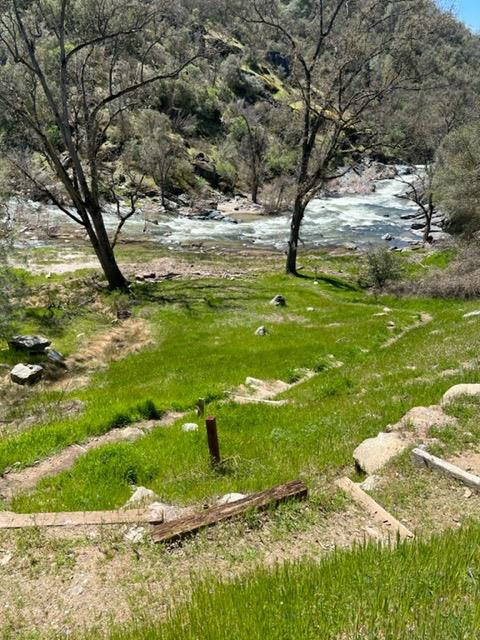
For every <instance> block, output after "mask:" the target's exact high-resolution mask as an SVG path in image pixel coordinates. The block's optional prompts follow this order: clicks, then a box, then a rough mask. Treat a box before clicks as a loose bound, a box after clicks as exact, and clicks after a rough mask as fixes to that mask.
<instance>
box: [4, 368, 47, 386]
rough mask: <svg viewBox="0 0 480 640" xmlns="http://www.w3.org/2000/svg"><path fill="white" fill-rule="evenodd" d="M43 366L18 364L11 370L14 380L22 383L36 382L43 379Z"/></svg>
mask: <svg viewBox="0 0 480 640" xmlns="http://www.w3.org/2000/svg"><path fill="white" fill-rule="evenodd" d="M42 375H43V367H41V366H40V365H38V364H17V365H16V366H15V367H13V369H12V370H11V372H10V379H11V380H12V382H15V383H16V384H21V385H26V384H28V385H31V384H35V383H36V382H38V381H39V380H41V378H42Z"/></svg>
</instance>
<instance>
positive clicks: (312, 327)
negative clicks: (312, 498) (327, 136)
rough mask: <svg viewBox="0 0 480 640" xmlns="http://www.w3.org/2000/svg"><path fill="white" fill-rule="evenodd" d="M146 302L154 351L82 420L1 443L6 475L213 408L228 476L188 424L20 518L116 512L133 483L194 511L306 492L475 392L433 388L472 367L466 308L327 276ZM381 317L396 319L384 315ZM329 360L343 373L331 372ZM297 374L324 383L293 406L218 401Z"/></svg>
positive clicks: (310, 386)
mask: <svg viewBox="0 0 480 640" xmlns="http://www.w3.org/2000/svg"><path fill="white" fill-rule="evenodd" d="M315 264H318V261H315ZM327 264H328V262H327ZM330 264H331V262H330ZM338 266H339V263H337V264H336V267H337V269H338ZM315 282H318V283H319V284H315ZM276 293H282V294H284V295H285V296H286V298H287V302H288V306H287V307H286V308H284V309H279V308H275V307H272V306H271V305H269V300H270V299H271V298H272V297H273V296H274V295H275V294H276ZM137 296H138V299H137V310H136V313H137V314H139V315H143V316H144V317H146V318H148V320H149V322H150V323H151V325H152V327H153V329H154V331H155V337H156V340H155V345H154V346H153V347H152V348H149V349H146V350H144V351H142V352H140V353H138V354H136V355H131V356H129V357H127V358H125V359H124V360H121V361H119V362H116V363H113V364H112V365H110V366H109V367H108V369H107V370H105V371H103V372H100V373H98V374H97V375H96V376H95V378H94V379H93V381H92V384H91V385H90V386H89V387H88V388H87V389H86V390H84V391H79V392H75V393H73V394H71V397H75V398H78V399H80V400H82V401H83V402H84V403H85V406H86V409H85V412H84V413H83V414H82V415H81V416H80V417H74V418H69V419H66V420H59V421H56V422H53V423H48V424H44V425H40V426H36V427H35V429H31V430H29V431H26V432H24V433H22V434H20V435H18V436H15V437H11V438H7V439H4V440H3V441H1V442H0V469H5V468H6V467H8V466H10V465H12V464H14V463H17V462H18V463H20V464H29V463H31V462H32V461H34V460H36V459H38V458H41V457H44V456H46V455H48V454H49V453H51V452H53V451H55V450H58V449H61V448H62V447H64V446H66V445H67V444H70V443H72V442H76V441H80V440H82V439H85V438H86V437H88V436H91V435H94V434H100V433H104V432H105V431H107V430H109V429H111V428H112V427H115V426H122V425H125V424H128V423H130V422H133V421H135V420H138V419H141V418H143V417H149V416H151V415H152V412H161V411H164V410H166V409H169V408H175V409H181V410H187V411H188V410H189V408H191V407H193V406H194V404H195V402H196V400H197V399H198V398H199V397H206V398H209V399H210V401H211V402H210V406H209V412H210V413H214V414H216V415H217V418H218V424H219V429H220V439H221V448H222V453H223V456H224V457H225V458H227V459H228V463H227V464H226V465H225V467H224V469H223V472H222V473H215V472H213V471H212V470H211V469H210V467H209V465H208V456H207V455H206V445H205V436H204V433H203V430H200V431H198V432H194V433H188V434H185V433H183V432H182V430H181V422H183V421H192V420H195V416H194V415H193V414H191V415H187V416H186V418H185V420H183V421H181V422H180V423H179V424H177V425H175V426H174V427H172V428H169V429H159V430H157V431H155V432H153V433H151V434H150V435H148V436H147V437H145V438H143V439H142V440H140V441H138V442H136V443H133V444H118V445H110V446H107V447H103V448H102V449H98V450H95V451H92V452H90V453H89V454H87V455H85V456H83V457H82V458H81V459H80V460H79V461H78V462H77V464H76V465H75V466H74V467H73V468H72V469H71V470H69V471H67V472H64V473H62V474H60V475H58V476H57V477H55V478H53V479H50V480H46V481H44V482H42V483H40V485H39V486H38V488H37V490H36V491H35V492H34V493H33V494H29V495H22V496H19V497H17V498H16V499H15V500H14V501H13V505H12V506H13V508H14V509H15V510H19V511H50V510H53V511H58V510H82V509H99V508H114V507H118V506H120V505H121V504H123V503H124V502H125V501H126V499H127V498H128V497H129V495H130V493H131V486H132V485H135V484H137V485H145V486H148V487H150V488H152V489H153V490H155V491H156V492H157V493H158V495H159V496H160V497H161V498H162V499H163V500H166V501H177V502H180V503H189V502H191V501H193V500H206V499H208V498H210V497H212V496H215V495H218V494H222V493H225V492H229V491H240V492H246V491H251V490H260V489H263V488H265V487H266V486H269V485H273V484H276V483H279V482H282V481H285V480H289V479H292V478H293V477H296V476H301V477H303V478H305V479H306V480H307V481H314V480H315V479H316V478H317V477H318V476H319V475H323V476H327V477H328V476H329V475H330V476H332V475H335V474H336V473H338V471H339V470H340V469H342V468H343V467H345V466H346V465H348V464H349V463H350V462H351V453H352V451H353V449H354V448H355V446H356V445H357V444H358V443H359V442H360V441H361V440H363V439H364V438H366V437H369V436H372V435H375V434H376V433H378V431H380V430H383V429H384V428H385V425H387V424H388V423H391V422H396V421H398V419H399V418H400V417H401V416H402V415H403V414H404V413H405V412H406V411H407V410H408V409H410V408H411V407H412V406H415V405H421V404H432V403H437V402H438V401H439V399H440V397H441V395H442V394H443V392H444V391H445V390H446V389H447V388H448V387H449V386H450V385H451V384H453V383H456V382H462V381H465V379H466V378H465V376H466V375H468V380H469V381H472V382H474V381H477V380H480V372H478V371H469V372H468V374H467V373H459V374H458V375H456V376H452V377H451V378H448V379H445V378H442V377H440V376H439V375H437V376H436V374H439V373H440V372H441V371H443V370H444V369H449V368H452V367H457V366H458V365H459V363H461V362H463V361H466V360H469V359H471V358H474V357H475V356H476V355H477V354H476V346H475V344H476V336H477V333H478V332H477V326H476V324H475V323H468V322H465V321H463V320H462V314H463V313H464V311H465V310H468V309H470V308H472V307H471V305H470V306H469V304H468V303H463V304H462V305H459V304H458V303H457V302H455V301H447V302H445V301H439V300H395V299H387V298H385V299H374V298H372V297H370V296H368V295H365V294H364V293H363V292H361V291H359V290H357V288H356V286H355V285H354V284H352V281H351V280H349V279H348V278H345V277H342V276H341V275H338V274H332V273H330V272H329V273H327V274H324V275H322V273H321V271H320V269H319V268H318V273H317V280H316V281H314V280H313V279H308V278H306V279H301V280H292V279H289V278H286V277H281V276H271V275H268V274H267V275H265V274H261V275H258V276H249V277H248V278H246V279H245V280H243V281H235V282H227V283H226V282H225V281H219V280H214V279H209V280H202V281H194V282H192V281H187V282H185V281H173V282H169V283H162V284H161V285H152V286H149V287H147V288H146V289H145V288H143V289H142V292H141V293H140V289H139V290H138V291H137ZM385 305H388V306H389V307H391V308H392V312H391V313H390V314H389V315H388V316H377V315H376V314H377V313H379V312H382V309H383V307H384V306H385ZM308 308H313V309H314V311H309V310H307V309H308ZM421 311H426V312H429V313H431V314H432V315H433V316H434V322H433V323H432V324H430V325H426V326H425V327H422V328H419V329H417V330H415V331H413V332H411V333H409V334H408V337H405V338H403V339H401V340H400V341H399V342H397V343H396V344H394V345H393V346H391V347H390V348H388V349H382V348H381V345H382V344H383V343H384V342H385V340H387V339H388V338H389V337H390V336H391V335H392V331H390V330H389V329H388V327H387V322H388V321H390V320H391V319H393V320H394V322H395V324H396V328H395V329H394V331H393V334H395V333H399V332H400V331H401V329H402V328H404V327H406V326H408V325H410V324H412V323H414V322H416V321H417V319H418V314H419V313H420V312H421ZM459 322H462V331H461V332H459V331H458V330H457V327H458V323H459ZM260 324H265V325H266V326H267V327H268V328H269V330H270V333H269V335H267V336H266V337H264V338H259V337H257V336H255V335H254V331H255V329H256V327H257V326H259V325H260ZM433 330H435V332H436V333H435V336H432V335H431V332H432V331H433ZM330 354H332V355H333V356H334V357H335V358H336V359H337V360H339V361H341V362H343V363H344V366H343V367H342V368H339V369H328V368H325V362H328V356H329V355H330ZM300 368H307V369H313V370H316V371H318V374H317V375H316V376H315V378H313V379H312V380H310V381H309V382H307V383H304V384H302V385H301V386H299V387H296V388H295V389H293V390H291V391H290V392H288V393H287V394H285V397H286V398H288V399H290V400H291V401H292V404H290V405H286V406H284V407H270V406H264V405H242V406H239V405H235V404H232V403H225V402H224V401H220V398H222V396H223V395H224V393H225V391H226V390H228V389H229V388H232V387H235V386H236V385H238V384H239V383H241V382H243V381H244V379H245V377H246V376H253V377H257V378H265V379H268V378H280V379H284V380H288V379H290V380H292V379H293V378H294V375H295V374H294V372H295V370H296V369H300Z"/></svg>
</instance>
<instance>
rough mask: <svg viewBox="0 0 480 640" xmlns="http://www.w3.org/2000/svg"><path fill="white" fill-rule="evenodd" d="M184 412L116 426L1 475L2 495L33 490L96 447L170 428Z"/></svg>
mask: <svg viewBox="0 0 480 640" xmlns="http://www.w3.org/2000/svg"><path fill="white" fill-rule="evenodd" d="M183 415H184V414H182V413H175V412H169V413H167V414H165V415H164V416H163V417H162V419H161V420H148V421H145V422H139V423H137V424H135V425H133V426H130V427H125V428H123V429H112V431H109V432H108V433H106V434H104V435H102V436H98V437H95V438H91V439H90V440H87V441H86V442H84V443H82V444H73V445H71V446H69V447H67V448H66V449H63V450H62V451H60V452H59V453H57V454H55V455H53V456H51V457H50V458H46V459H45V460H42V461H40V462H39V463H38V464H37V465H35V466H32V467H26V468H25V469H21V470H20V471H9V472H7V473H5V474H4V475H3V476H1V477H0V497H1V498H3V499H6V500H9V499H11V498H12V497H13V496H15V495H16V494H18V493H22V492H25V491H31V490H32V489H34V488H35V486H36V485H37V484H38V483H39V482H40V480H43V479H44V478H50V477H52V476H54V475H56V474H58V473H61V472H62V471H65V470H67V469H70V468H71V467H72V466H73V464H74V463H75V462H76V460H78V458H80V456H83V455H85V453H87V452H88V451H91V450H92V449H98V447H102V446H104V445H106V444H112V443H116V442H133V441H135V440H138V439H139V438H142V437H143V436H144V435H146V434H147V433H149V432H150V431H153V430H154V429H157V428H159V427H169V426H170V425H172V424H173V423H174V422H176V421H177V420H178V419H179V418H181V417H182V416H183Z"/></svg>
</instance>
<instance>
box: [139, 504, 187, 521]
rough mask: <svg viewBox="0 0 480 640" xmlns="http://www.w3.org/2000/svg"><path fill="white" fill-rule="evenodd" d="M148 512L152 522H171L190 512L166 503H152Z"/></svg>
mask: <svg viewBox="0 0 480 640" xmlns="http://www.w3.org/2000/svg"><path fill="white" fill-rule="evenodd" d="M148 511H149V513H150V518H151V521H152V522H153V521H155V522H171V521H172V520H177V519H178V518H181V517H182V516H184V515H186V514H187V513H189V511H190V510H189V509H186V508H185V507H177V506H175V505H173V504H165V503H164V502H152V504H151V505H150V506H149V507H148Z"/></svg>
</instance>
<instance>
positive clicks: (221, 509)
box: [153, 480, 308, 542]
mask: <svg viewBox="0 0 480 640" xmlns="http://www.w3.org/2000/svg"><path fill="white" fill-rule="evenodd" d="M307 494H308V489H307V487H306V486H305V484H304V483H303V482H302V481H301V480H295V481H293V482H289V483H287V484H283V485H279V486H277V487H273V488H272V489H268V490H267V491H261V492H260V493H254V494H252V495H250V496H247V497H246V498H242V499H241V500H236V501H235V502H230V503H229V504H223V505H219V506H217V507H211V508H210V509H206V510H205V511H204V512H202V513H196V514H193V515H189V516H185V517H184V518H178V519H177V520H173V521H172V522H167V523H165V524H161V525H159V526H157V527H155V528H154V530H153V540H154V542H167V541H171V540H176V539H179V538H183V537H185V536H188V535H191V534H193V533H196V532H197V531H199V530H200V529H203V528H205V527H209V526H211V525H214V524H218V523H219V522H223V521H224V520H228V519H229V518H233V517H235V516H238V515H241V514H242V513H245V512H246V511H248V510H249V509H252V508H254V509H265V508H267V507H268V506H269V505H273V504H278V503H279V502H283V501H285V500H289V499H297V500H298V499H302V498H305V497H306V496H307Z"/></svg>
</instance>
